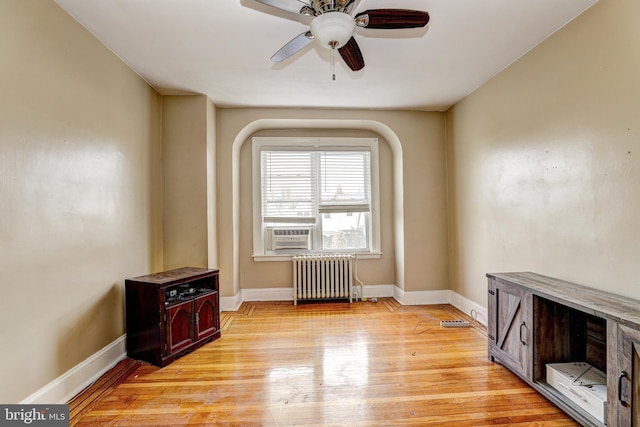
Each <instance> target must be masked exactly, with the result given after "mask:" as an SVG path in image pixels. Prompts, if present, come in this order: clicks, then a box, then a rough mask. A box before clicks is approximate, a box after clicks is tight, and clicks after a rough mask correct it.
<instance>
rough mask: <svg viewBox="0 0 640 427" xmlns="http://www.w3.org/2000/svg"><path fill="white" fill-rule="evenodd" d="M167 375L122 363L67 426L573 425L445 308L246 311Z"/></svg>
mask: <svg viewBox="0 0 640 427" xmlns="http://www.w3.org/2000/svg"><path fill="white" fill-rule="evenodd" d="M221 319H222V322H221V325H222V326H221V327H222V338H220V339H219V340H217V341H214V342H212V343H209V344H207V345H205V346H204V347H202V348H200V349H198V350H196V351H194V352H193V353H190V354H188V355H185V356H184V357H181V358H179V359H177V360H176V361H175V362H173V363H172V364H171V365H169V366H167V367H165V368H162V369H160V368H157V367H155V366H151V365H149V364H147V363H141V362H137V361H133V360H131V359H125V360H124V361H122V362H121V363H120V364H119V365H118V366H116V367H115V368H114V369H112V370H111V371H110V372H108V373H107V374H105V375H104V376H103V377H102V378H101V379H100V380H99V381H98V382H96V383H95V384H94V385H93V386H92V387H90V388H88V389H87V390H85V391H84V392H83V393H81V394H80V395H79V396H77V397H76V398H74V400H72V401H71V402H70V410H71V425H76V426H92V427H93V426H98V425H105V426H116V425H117V426H179V425H201V426H207V425H212V426H214V425H229V426H285V425H298V426H299V425H317V426H332V425H335V426H345V425H357V426H394V425H405V426H417V425H423V426H456V427H460V426H474V427H476V426H485V425H492V426H496V425H504V426H516V425H522V426H524V425H535V426H575V425H577V424H576V423H575V422H573V421H572V420H571V418H569V417H568V416H567V415H565V414H564V413H563V412H562V411H561V410H560V409H558V408H556V407H555V406H554V405H553V404H551V403H549V402H548V401H547V400H546V399H545V398H544V397H542V396H540V395H539V394H537V393H536V392H535V391H534V390H533V389H532V388H530V387H529V386H528V385H526V384H525V383H524V382H522V381H521V380H519V379H518V378H517V377H516V376H514V375H513V374H512V373H511V372H509V371H508V370H507V369H505V368H504V367H502V366H500V365H497V364H493V363H490V362H489V361H488V359H487V344H486V339H487V338H486V330H485V328H484V327H483V326H482V325H480V324H476V323H473V324H472V325H471V327H469V328H441V327H440V323H439V321H440V320H453V319H463V320H470V321H472V319H470V318H469V317H468V316H465V315H464V314H463V313H461V312H459V311H458V310H456V309H455V308H453V307H452V306H449V305H430V306H401V305H399V304H398V303H397V302H396V301H395V300H394V299H380V300H379V301H378V302H376V303H374V302H356V303H353V304H348V303H317V304H302V305H298V306H297V307H296V306H294V305H293V304H292V303H291V302H260V303H244V304H243V305H242V306H241V307H240V309H239V310H238V311H237V312H224V313H222V318H221Z"/></svg>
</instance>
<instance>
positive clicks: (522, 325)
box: [520, 320, 527, 345]
mask: <svg viewBox="0 0 640 427" xmlns="http://www.w3.org/2000/svg"><path fill="white" fill-rule="evenodd" d="M523 327H524V328H525V329H526V327H527V324H526V323H524V320H523V321H522V323H521V324H520V342H521V343H522V345H527V343H526V341H525V340H524V339H523V338H522V328H523Z"/></svg>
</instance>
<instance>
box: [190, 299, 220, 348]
mask: <svg viewBox="0 0 640 427" xmlns="http://www.w3.org/2000/svg"><path fill="white" fill-rule="evenodd" d="M217 296H218V294H217V293H212V294H207V295H203V296H201V297H199V298H198V299H196V301H195V304H196V324H195V334H196V340H199V339H202V338H206V337H208V336H209V335H212V334H214V333H216V332H217V331H218V329H220V316H219V309H218V298H217Z"/></svg>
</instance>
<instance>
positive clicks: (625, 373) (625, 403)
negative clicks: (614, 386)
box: [618, 371, 627, 406]
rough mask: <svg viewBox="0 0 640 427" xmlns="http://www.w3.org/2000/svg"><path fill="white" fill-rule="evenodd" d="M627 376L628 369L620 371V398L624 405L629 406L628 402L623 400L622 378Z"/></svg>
mask: <svg viewBox="0 0 640 427" xmlns="http://www.w3.org/2000/svg"><path fill="white" fill-rule="evenodd" d="M626 376H627V371H622V372H620V376H619V377H618V400H619V401H620V403H621V404H622V406H627V402H626V401H625V400H622V379H623V378H625V377H626Z"/></svg>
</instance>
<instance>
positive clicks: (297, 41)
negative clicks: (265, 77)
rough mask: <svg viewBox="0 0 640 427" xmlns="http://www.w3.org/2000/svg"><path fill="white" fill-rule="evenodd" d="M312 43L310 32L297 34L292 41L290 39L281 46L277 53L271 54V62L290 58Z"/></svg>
mask: <svg viewBox="0 0 640 427" xmlns="http://www.w3.org/2000/svg"><path fill="white" fill-rule="evenodd" d="M312 41H313V35H312V34H311V31H306V32H304V33H301V34H298V35H297V36H295V37H294V38H293V39H291V41H290V42H289V43H287V44H285V45H284V46H282V47H281V48H280V50H279V51H277V52H276V53H275V54H273V56H272V57H271V60H272V61H273V62H282V61H284V60H285V59H287V58H289V57H290V56H292V55H295V54H296V53H298V52H299V51H300V50H302V49H303V48H304V47H305V46H307V45H308V44H309V43H311V42H312Z"/></svg>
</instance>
